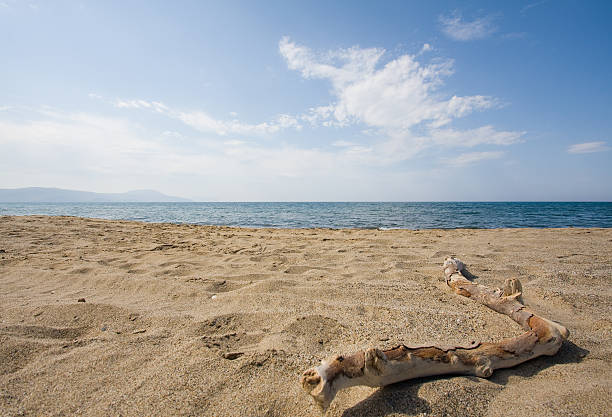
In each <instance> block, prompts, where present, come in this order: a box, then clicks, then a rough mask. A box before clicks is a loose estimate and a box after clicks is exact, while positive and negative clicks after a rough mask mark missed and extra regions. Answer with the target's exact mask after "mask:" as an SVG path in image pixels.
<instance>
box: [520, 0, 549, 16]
mask: <svg viewBox="0 0 612 417" xmlns="http://www.w3.org/2000/svg"><path fill="white" fill-rule="evenodd" d="M546 2H548V0H540V1H536V2H533V3H529V4H526V5H525V6H523V7H522V8H521V14H524V13H526V12H528V11H529V10H531V9H533V8H534V7H538V6H541V5H542V4H544V3H546Z"/></svg>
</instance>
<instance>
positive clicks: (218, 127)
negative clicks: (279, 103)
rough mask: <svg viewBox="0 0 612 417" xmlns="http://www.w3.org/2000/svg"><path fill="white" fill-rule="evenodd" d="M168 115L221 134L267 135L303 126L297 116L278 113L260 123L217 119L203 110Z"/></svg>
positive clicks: (201, 129)
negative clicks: (271, 118) (272, 118)
mask: <svg viewBox="0 0 612 417" xmlns="http://www.w3.org/2000/svg"><path fill="white" fill-rule="evenodd" d="M168 115H170V116H171V117H175V118H177V119H179V120H181V121H182V122H183V123H185V124H187V125H188V126H191V127H192V128H194V129H196V130H199V131H200V132H205V133H210V132H212V133H216V134H218V135H221V136H225V135H228V134H238V135H266V134H273V133H277V132H279V131H281V130H283V129H289V128H293V129H297V130H300V129H301V128H302V126H301V125H300V123H299V122H298V120H297V119H296V118H295V117H293V116H290V115H287V114H281V115H278V116H277V117H276V118H275V119H274V120H272V121H270V122H263V123H258V124H249V123H242V122H240V121H238V120H230V121H224V120H217V119H215V118H213V117H211V116H210V115H208V114H207V113H205V112H202V111H191V112H170V113H168Z"/></svg>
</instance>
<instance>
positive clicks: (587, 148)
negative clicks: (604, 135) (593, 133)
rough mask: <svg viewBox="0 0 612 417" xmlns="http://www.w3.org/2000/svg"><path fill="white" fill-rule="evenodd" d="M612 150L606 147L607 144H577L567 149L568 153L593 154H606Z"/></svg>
mask: <svg viewBox="0 0 612 417" xmlns="http://www.w3.org/2000/svg"><path fill="white" fill-rule="evenodd" d="M608 150H610V147H609V146H607V145H606V142H603V141H602V142H585V143H576V144H574V145H571V146H570V147H569V148H567V152H568V153H574V154H576V153H593V152H604V151H608Z"/></svg>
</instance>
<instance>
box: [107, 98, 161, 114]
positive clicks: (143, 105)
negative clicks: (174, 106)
mask: <svg viewBox="0 0 612 417" xmlns="http://www.w3.org/2000/svg"><path fill="white" fill-rule="evenodd" d="M98 97H99V96H98ZM114 104H115V107H118V108H120V109H150V110H154V111H156V112H158V113H167V112H168V111H169V110H170V109H168V107H166V105H165V104H163V103H161V102H159V101H146V100H121V99H118V100H116V101H115V103H114Z"/></svg>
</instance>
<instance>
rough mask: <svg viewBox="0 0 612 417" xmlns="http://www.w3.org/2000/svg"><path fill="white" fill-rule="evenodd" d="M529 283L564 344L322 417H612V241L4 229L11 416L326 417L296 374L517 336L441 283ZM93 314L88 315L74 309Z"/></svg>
mask: <svg viewBox="0 0 612 417" xmlns="http://www.w3.org/2000/svg"><path fill="white" fill-rule="evenodd" d="M449 254H454V255H457V256H458V257H460V258H461V259H462V260H463V261H465V262H466V264H467V265H468V267H469V268H470V270H471V272H472V273H473V274H475V275H476V276H478V282H480V283H482V284H485V285H489V286H492V287H495V286H500V285H501V284H502V283H503V280H504V279H505V278H509V277H518V278H519V279H521V281H522V283H523V289H524V298H525V302H526V304H527V305H528V306H529V307H530V308H531V309H532V310H533V311H535V312H538V313H540V314H541V315H543V316H544V317H548V318H551V319H554V320H557V321H559V322H561V323H563V324H564V325H565V326H566V327H568V329H569V330H570V331H571V336H570V339H569V340H568V341H567V342H565V343H564V345H563V347H562V348H561V350H560V351H559V353H558V354H557V355H556V356H554V357H545V358H538V359H535V360H532V361H529V362H527V363H524V364H522V365H519V366H518V367H515V368H513V369H508V370H498V371H496V372H495V373H494V375H493V376H492V377H491V378H489V379H481V378H476V377H470V376H448V377H443V378H426V379H419V380H413V381H407V382H403V383H399V384H396V385H393V386H390V387H385V388H382V389H373V388H367V387H354V388H351V389H348V390H345V391H341V392H340V393H339V394H338V396H337V397H336V399H335V400H334V402H333V403H332V406H331V408H330V409H329V411H328V414H327V415H328V416H361V415H369V416H404V415H407V416H413V415H419V416H420V415H423V416H424V415H432V416H526V415H538V416H597V415H599V416H605V415H610V413H611V411H610V410H611V409H612V400H611V399H612V383H611V379H612V365H611V360H612V320H611V318H610V313H611V312H612V309H611V306H612V292H611V290H610V284H611V283H612V279H611V275H612V229H498V230H467V229H466V230H421V231H409V230H390V231H378V230H327V229H297V230H287V229H245V228H228V227H211V226H193V225H171V224H146V223H138V222H127V221H106V220H95V219H80V218H74V217H45V216H29V217H9V216H4V217H0V414H2V415H36V416H39V415H96V416H97V415H100V416H105V415H112V416H116V415H123V416H142V415H160V416H168V415H202V416H319V415H320V412H319V410H318V409H317V408H316V406H315V405H314V403H313V402H312V401H311V399H310V397H309V396H308V395H307V394H306V393H304V392H303V391H302V389H301V387H300V385H299V382H298V381H299V377H300V375H301V373H302V372H303V371H304V370H306V369H307V368H309V367H311V366H313V365H316V364H318V362H319V361H320V359H322V358H324V357H326V356H330V355H333V354H339V353H344V354H347V353H351V352H354V351H356V350H360V349H364V348H367V347H373V346H376V347H381V348H387V347H392V346H394V345H397V344H400V343H406V344H421V343H424V342H438V343H440V344H445V345H448V344H455V343H459V344H461V343H465V342H466V341H468V342H469V341H472V340H480V341H491V340H497V339H500V338H503V337H512V336H516V335H519V334H521V333H522V330H521V329H520V328H519V326H518V325H517V324H516V323H514V322H513V321H512V320H510V319H509V318H508V317H505V316H502V315H500V314H497V313H495V312H493V311H491V310H489V309H487V308H486V307H484V306H482V305H479V304H477V303H475V302H473V301H471V300H469V299H465V298H463V297H460V296H458V295H454V294H452V293H451V292H450V291H449V289H448V288H447V287H446V286H445V284H444V281H443V274H442V268H441V264H442V262H443V260H444V257H445V256H447V255H449ZM79 299H85V302H78V300H79Z"/></svg>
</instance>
